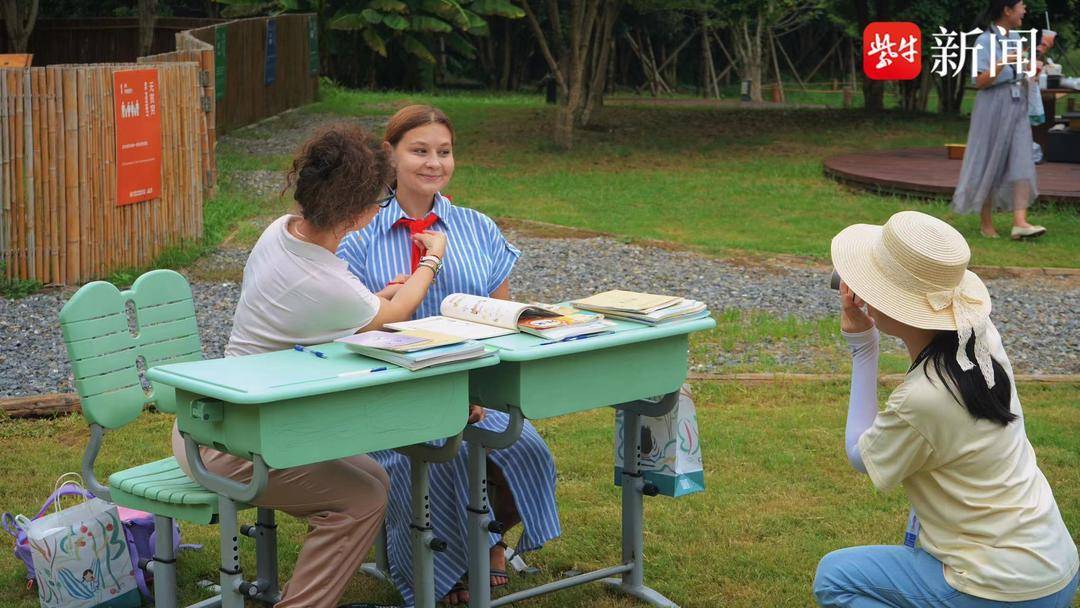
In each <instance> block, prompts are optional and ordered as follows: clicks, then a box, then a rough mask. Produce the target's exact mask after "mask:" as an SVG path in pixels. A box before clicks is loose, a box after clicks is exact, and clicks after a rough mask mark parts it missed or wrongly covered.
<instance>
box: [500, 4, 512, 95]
mask: <svg viewBox="0 0 1080 608" xmlns="http://www.w3.org/2000/svg"><path fill="white" fill-rule="evenodd" d="M512 27H513V22H512V21H510V20H509V19H505V20H503V56H502V73H501V74H500V75H499V89H500V90H503V91H506V90H508V89H509V88H510V68H511V65H512V64H513V62H514V61H513V59H514V56H513V47H514V40H513V38H511V36H510V28H512Z"/></svg>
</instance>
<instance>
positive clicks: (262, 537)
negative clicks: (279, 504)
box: [254, 507, 281, 605]
mask: <svg viewBox="0 0 1080 608" xmlns="http://www.w3.org/2000/svg"><path fill="white" fill-rule="evenodd" d="M257 513H258V514H257V515H256V519H255V530H254V534H255V572H256V575H255V580H256V586H257V587H258V589H259V594H258V596H257V599H258V600H260V601H261V602H263V603H264V604H270V605H273V604H274V603H276V602H277V601H278V600H280V599H281V592H280V590H279V589H278V578H279V577H278V561H277V523H276V522H275V520H274V510H273V509H267V508H263V507H259V508H258V510H257Z"/></svg>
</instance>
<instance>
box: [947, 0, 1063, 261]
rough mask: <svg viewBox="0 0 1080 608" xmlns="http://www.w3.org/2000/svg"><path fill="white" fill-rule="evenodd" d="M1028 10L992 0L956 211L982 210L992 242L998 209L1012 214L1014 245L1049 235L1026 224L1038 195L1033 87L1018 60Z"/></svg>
mask: <svg viewBox="0 0 1080 608" xmlns="http://www.w3.org/2000/svg"><path fill="white" fill-rule="evenodd" d="M1026 10H1027V9H1026V7H1025V6H1024V3H1023V2H1022V1H1020V0H991V2H990V7H989V9H988V11H987V13H986V17H988V19H983V23H987V24H988V25H987V31H985V32H983V33H982V34H981V35H980V36H979V38H978V39H977V41H976V44H977V45H978V47H981V49H980V50H979V51H978V52H977V60H976V61H977V65H976V72H977V74H978V75H977V76H976V77H975V78H974V79H973V80H974V84H975V88H977V89H978V90H979V92H978V93H977V94H976V96H975V109H974V110H973V111H972V112H971V127H970V128H969V130H968V140H967V149H966V150H965V152H964V165H963V168H962V169H961V170H960V183H959V184H958V185H957V187H956V192H955V193H954V194H953V199H952V209H953V211H956V212H957V213H975V212H976V211H978V212H979V213H980V215H981V218H982V222H981V232H982V234H983V236H986V237H990V238H997V236H998V233H997V231H996V230H995V229H994V222H993V216H992V213H993V211H994V210H995V209H997V210H1011V211H1012V213H1013V226H1012V234H1011V236H1012V238H1013V239H1015V240H1019V239H1026V238H1034V237H1038V236H1042V235H1043V234H1045V233H1046V228H1043V227H1042V226H1033V225H1031V224H1029V223H1028V221H1027V208H1028V207H1029V206H1030V205H1031V203H1032V202H1034V200H1035V197H1037V196H1038V195H1039V192H1038V189H1037V187H1036V183H1035V162H1034V160H1033V159H1032V145H1031V125H1030V124H1029V123H1028V101H1027V100H1028V90H1027V87H1028V86H1031V83H1030V82H1029V81H1028V80H1027V78H1026V77H1025V74H1024V73H1023V71H1022V70H1017V65H1018V64H1019V63H1020V62H1019V61H1018V60H1017V58H1016V57H1015V54H1016V50H1017V48H1018V47H1017V45H1018V44H1019V41H1020V36H1019V35H1017V33H1016V32H1015V31H1014V30H1016V28H1018V27H1020V23H1021V22H1022V21H1023V18H1024V13H1025V12H1026ZM1008 41H1013V42H1008ZM991 45H994V46H996V49H995V52H994V53H993V54H994V65H991V64H990V60H991V59H990V55H991V52H990V49H991ZM978 47H977V48H978ZM1028 52H1034V49H1030V50H1029V51H1028Z"/></svg>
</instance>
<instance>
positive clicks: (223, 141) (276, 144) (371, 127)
mask: <svg viewBox="0 0 1080 608" xmlns="http://www.w3.org/2000/svg"><path fill="white" fill-rule="evenodd" d="M386 121H387V118H386V117H377V118H369V117H341V116H333V115H328V114H308V113H306V112H288V113H285V114H281V115H279V116H277V117H276V118H273V119H271V120H266V121H263V122H260V123H258V124H254V125H251V126H249V127H245V128H243V129H238V130H236V131H231V132H229V133H228V134H226V135H223V136H222V137H221V138H219V139H218V145H219V146H226V147H229V148H236V149H239V150H242V151H244V152H247V153H248V154H255V155H258V156H275V155H282V154H294V153H296V151H297V150H298V149H299V148H300V145H301V144H303V143H304V142H305V141H307V139H308V138H309V137H311V136H312V135H313V134H314V133H315V132H316V131H318V130H319V129H320V128H321V127H323V126H324V125H328V124H332V123H342V122H354V123H356V124H359V125H360V126H362V127H364V128H365V129H367V130H368V131H369V132H371V133H375V134H382V132H383V129H384V128H385V127H386Z"/></svg>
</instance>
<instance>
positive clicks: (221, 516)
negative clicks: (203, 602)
mask: <svg viewBox="0 0 1080 608" xmlns="http://www.w3.org/2000/svg"><path fill="white" fill-rule="evenodd" d="M236 518H237V514H236V503H235V502H233V501H232V499H230V498H228V497H226V496H221V495H218V532H219V533H220V535H221V565H220V573H221V608H244V596H243V595H241V594H240V583H242V582H244V579H243V574H242V572H241V569H240V528H239V525H238V523H237V520H236Z"/></svg>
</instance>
